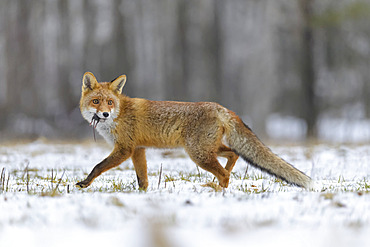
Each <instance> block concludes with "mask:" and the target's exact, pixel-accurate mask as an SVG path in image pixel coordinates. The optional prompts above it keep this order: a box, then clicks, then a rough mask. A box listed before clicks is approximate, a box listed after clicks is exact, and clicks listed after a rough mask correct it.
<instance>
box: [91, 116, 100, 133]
mask: <svg viewBox="0 0 370 247" xmlns="http://www.w3.org/2000/svg"><path fill="white" fill-rule="evenodd" d="M99 122H100V117H99V116H98V115H97V114H96V113H94V116H93V117H92V119H91V122H90V126H92V127H93V128H94V129H96V126H98V123H99Z"/></svg>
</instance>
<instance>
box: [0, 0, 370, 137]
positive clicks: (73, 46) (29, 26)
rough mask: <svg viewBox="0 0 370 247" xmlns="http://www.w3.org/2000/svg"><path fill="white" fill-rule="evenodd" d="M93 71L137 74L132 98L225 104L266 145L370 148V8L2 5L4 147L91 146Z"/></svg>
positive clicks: (143, 0) (348, 3) (163, 1)
mask: <svg viewBox="0 0 370 247" xmlns="http://www.w3.org/2000/svg"><path fill="white" fill-rule="evenodd" d="M86 71H91V72H93V73H94V74H95V76H96V77H97V79H98V80H99V81H110V80H111V79H113V78H115V77H117V76H118V75H121V74H126V75H127V78H128V80H127V84H126V86H125V89H124V93H125V94H127V95H128V96H130V97H145V98H148V99H153V100H166V99H167V100H182V101H216V102H218V103H220V104H222V105H224V106H226V107H227V108H229V109H231V110H233V111H235V112H236V113H237V114H239V115H241V116H242V117H243V119H244V120H245V122H246V123H248V124H249V125H250V126H251V127H252V129H253V130H254V131H255V132H256V133H257V134H258V135H260V136H262V137H263V138H268V137H273V138H274V137H275V138H290V137H293V139H294V138H297V139H305V138H306V137H313V138H316V137H318V138H321V139H325V137H326V133H327V132H329V131H332V135H334V136H336V135H339V134H340V133H339V131H343V130H345V131H349V130H350V129H352V128H353V126H360V128H358V129H359V131H357V135H358V136H360V137H365V139H362V140H365V141H366V140H367V141H368V140H370V134H369V129H370V124H369V120H367V119H369V118H370V97H369V95H370V0H228V1H225V0H89V1H87V0H34V1H31V0H28V1H27V0H2V1H0V112H1V114H0V116H1V119H0V138H1V139H3V140H4V139H5V138H14V137H16V138H34V137H39V136H44V137H47V138H60V137H63V138H85V137H90V136H91V130H90V128H89V127H88V123H87V122H86V121H85V120H83V119H82V117H81V114H80V112H79V108H78V103H79V97H80V90H81V79H82V75H83V73H84V72H86ZM352 123H357V124H355V125H353V124H352ZM338 126H342V128H341V129H337V127H338ZM346 133H347V132H345V133H344V134H343V133H342V134H343V135H346ZM348 133H349V132H348ZM280 134H281V135H280ZM344 139H345V138H344ZM344 139H343V140H344Z"/></svg>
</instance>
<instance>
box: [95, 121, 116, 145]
mask: <svg viewBox="0 0 370 247" xmlns="http://www.w3.org/2000/svg"><path fill="white" fill-rule="evenodd" d="M115 127H116V123H115V122H113V120H112V119H109V120H107V121H105V122H99V123H98V126H96V129H97V130H98V132H99V134H100V135H101V136H102V137H104V139H105V140H106V141H107V142H108V143H109V144H110V145H112V146H113V145H114V142H115V136H114V134H113V130H114V129H115Z"/></svg>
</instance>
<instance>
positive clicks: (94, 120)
mask: <svg viewBox="0 0 370 247" xmlns="http://www.w3.org/2000/svg"><path fill="white" fill-rule="evenodd" d="M105 120H106V119H105V118H101V117H99V116H98V114H96V113H94V116H93V117H92V119H91V122H90V126H92V127H93V134H94V141H96V137H95V129H96V127H97V126H98V123H104V122H105Z"/></svg>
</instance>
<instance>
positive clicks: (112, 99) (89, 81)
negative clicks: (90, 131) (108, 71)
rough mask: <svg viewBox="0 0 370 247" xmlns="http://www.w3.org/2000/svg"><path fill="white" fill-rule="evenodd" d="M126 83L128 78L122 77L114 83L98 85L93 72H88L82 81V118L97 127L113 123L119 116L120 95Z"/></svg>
mask: <svg viewBox="0 0 370 247" xmlns="http://www.w3.org/2000/svg"><path fill="white" fill-rule="evenodd" d="M125 83H126V76H125V75H121V76H119V77H117V78H116V79H114V80H113V81H112V82H101V83H98V81H97V80H96V78H95V76H94V75H93V74H92V73H91V72H86V73H85V74H84V76H83V79H82V94H81V100H80V110H81V113H82V116H83V117H84V118H85V119H86V120H87V121H88V122H90V124H94V125H95V126H94V127H96V125H97V124H98V123H108V124H110V123H113V120H114V119H115V118H116V117H117V116H118V114H119V95H120V94H121V93H122V89H123V86H124V85H125Z"/></svg>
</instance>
